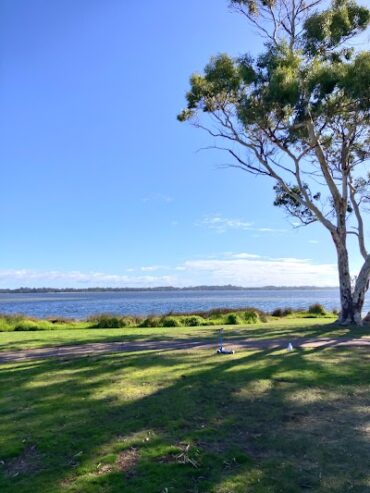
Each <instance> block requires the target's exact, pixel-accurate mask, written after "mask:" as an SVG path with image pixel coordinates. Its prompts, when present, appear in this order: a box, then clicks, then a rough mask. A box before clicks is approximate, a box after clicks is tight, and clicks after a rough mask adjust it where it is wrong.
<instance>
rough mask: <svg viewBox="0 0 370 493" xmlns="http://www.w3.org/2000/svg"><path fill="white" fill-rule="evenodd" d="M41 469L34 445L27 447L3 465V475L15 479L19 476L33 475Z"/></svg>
mask: <svg viewBox="0 0 370 493" xmlns="http://www.w3.org/2000/svg"><path fill="white" fill-rule="evenodd" d="M40 469H41V456H40V454H39V452H38V451H37V449H36V445H28V446H27V447H26V448H25V449H24V451H23V452H22V453H21V454H20V455H19V456H18V457H14V458H13V459H10V460H9V461H8V462H6V463H5V464H4V470H5V475H6V476H8V477H11V478H15V477H17V476H20V475H24V474H27V475H33V474H36V473H37V472H39V471H40Z"/></svg>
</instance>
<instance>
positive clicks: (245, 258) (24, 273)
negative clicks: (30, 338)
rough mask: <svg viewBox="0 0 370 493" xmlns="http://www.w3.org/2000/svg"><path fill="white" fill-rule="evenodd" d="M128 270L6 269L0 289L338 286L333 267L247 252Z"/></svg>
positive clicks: (2, 273)
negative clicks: (123, 272) (111, 272)
mask: <svg viewBox="0 0 370 493" xmlns="http://www.w3.org/2000/svg"><path fill="white" fill-rule="evenodd" d="M162 268H165V269H166V274H167V275H155V274H154V272H155V271H156V270H159V269H162ZM131 270H132V269H127V270H126V272H128V271H130V274H128V273H127V274H109V273H104V272H81V271H69V272H61V271H56V270H50V271H37V270H31V269H9V270H2V271H0V286H1V287H4V288H9V287H20V286H29V287H42V286H49V287H93V286H102V287H107V286H112V287H153V286H169V285H171V286H195V285H224V284H233V285H238V286H245V287H253V286H256V287H258V286H266V285H275V286H303V285H312V286H336V285H337V284H338V280H337V267H336V264H335V263H332V264H330V263H316V262H313V261H312V260H310V259H302V258H295V257H279V258H277V257H276V258H274V257H263V256H260V255H258V254H253V253H246V252H240V253H237V252H227V253H223V254H220V255H218V256H216V257H213V258H210V257H208V258H197V259H190V260H187V261H185V262H182V263H181V264H178V265H174V266H160V265H153V266H144V267H142V268H141V269H139V270H138V275H135V274H133V273H131ZM140 272H141V273H142V274H141V273H140ZM151 273H153V274H151Z"/></svg>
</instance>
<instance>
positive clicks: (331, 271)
mask: <svg viewBox="0 0 370 493" xmlns="http://www.w3.org/2000/svg"><path fill="white" fill-rule="evenodd" d="M183 265H184V267H185V269H186V273H187V274H188V275H189V276H190V277H191V278H194V277H195V278H197V279H199V280H204V279H207V284H220V285H223V284H234V285H239V286H266V285H275V286H303V285H315V286H336V285H337V283H338V281H337V270H336V265H335V264H317V263H314V262H312V261H311V260H309V259H298V258H263V257H260V258H245V257H244V258H243V257H242V258H237V257H236V256H235V255H234V258H230V259H225V258H221V259H213V260H209V259H203V260H188V261H187V262H184V264H183ZM200 283H202V282H200Z"/></svg>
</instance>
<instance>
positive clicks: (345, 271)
mask: <svg viewBox="0 0 370 493" xmlns="http://www.w3.org/2000/svg"><path fill="white" fill-rule="evenodd" d="M333 239H334V243H335V246H336V249H337V256H338V273H339V292H340V304H341V312H340V315H339V319H338V322H339V323H340V324H341V325H350V324H352V325H362V308H363V305H364V300H365V293H366V283H365V285H364V286H362V285H361V286H360V285H359V286H358V289H355V291H352V286H351V274H350V271H349V261H348V251H347V245H346V239H345V236H344V235H343V236H342V237H340V236H339V235H335V236H334V235H333ZM356 286H357V285H356Z"/></svg>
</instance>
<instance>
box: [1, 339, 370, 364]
mask: <svg viewBox="0 0 370 493" xmlns="http://www.w3.org/2000/svg"><path fill="white" fill-rule="evenodd" d="M289 342H291V343H292V344H293V346H294V347H295V348H325V347H353V346H360V347H366V346H370V337H362V338H344V337H342V338H337V339H336V338H319V339H308V338H296V339H294V338H293V339H287V338H284V339H268V340H262V341H261V340H256V339H238V340H233V341H232V342H229V343H228V344H227V349H234V350H236V351H237V350H241V349H244V350H248V349H249V350H253V349H284V348H287V346H288V343H289ZM187 349H208V350H212V351H215V350H216V349H217V346H216V344H215V343H210V342H209V341H199V340H191V339H189V340H180V341H176V340H163V341H143V342H94V343H87V344H79V345H75V346H54V347H43V348H38V349H22V350H13V351H2V352H0V363H6V362H9V361H24V360H28V359H44V358H74V357H82V356H95V355H99V354H105V353H112V352H132V351H157V352H160V351H178V350H187Z"/></svg>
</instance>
